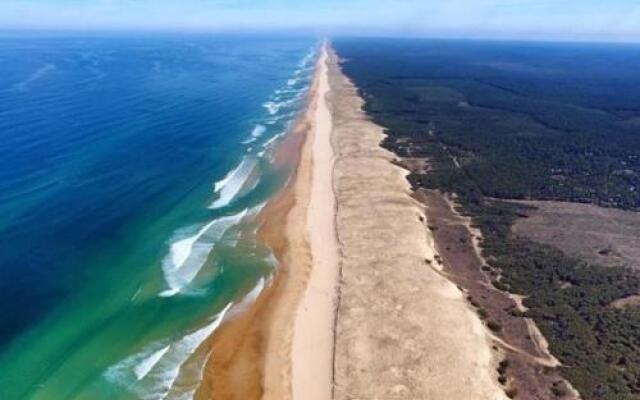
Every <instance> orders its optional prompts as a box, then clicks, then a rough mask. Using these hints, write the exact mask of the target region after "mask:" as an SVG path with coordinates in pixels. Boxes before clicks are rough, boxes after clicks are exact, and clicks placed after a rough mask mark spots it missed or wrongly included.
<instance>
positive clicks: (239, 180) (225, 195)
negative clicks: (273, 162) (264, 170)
mask: <svg viewBox="0 0 640 400" xmlns="http://www.w3.org/2000/svg"><path fill="white" fill-rule="evenodd" d="M256 164H257V160H256V159H255V158H254V157H245V158H243V159H242V161H241V162H240V165H238V166H237V167H236V168H235V169H234V170H233V171H231V172H230V173H229V174H227V176H225V177H224V179H222V180H220V181H218V182H216V184H215V186H214V191H215V192H216V193H217V194H218V198H217V199H216V200H215V201H214V202H213V203H211V205H209V208H210V209H216V208H220V207H225V206H227V205H228V204H229V203H231V201H233V199H234V198H235V197H236V196H237V195H238V193H240V191H241V190H242V188H243V186H244V185H245V184H246V182H247V179H249V176H251V172H253V169H254V168H255V166H256Z"/></svg>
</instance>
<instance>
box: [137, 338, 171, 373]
mask: <svg viewBox="0 0 640 400" xmlns="http://www.w3.org/2000/svg"><path fill="white" fill-rule="evenodd" d="M169 347H170V346H169V345H167V346H164V347H163V348H161V349H160V350H158V351H156V352H154V353H151V355H150V356H148V357H146V358H144V359H143V360H142V361H140V363H139V364H138V365H136V366H135V367H133V373H134V374H135V376H136V379H137V380H140V379H142V378H144V377H145V376H147V374H148V373H149V371H151V369H152V368H153V367H154V366H155V365H156V364H157V363H158V361H160V359H161V358H162V357H163V356H164V355H165V354H166V353H167V351H169Z"/></svg>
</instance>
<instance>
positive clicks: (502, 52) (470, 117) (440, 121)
mask: <svg viewBox="0 0 640 400" xmlns="http://www.w3.org/2000/svg"><path fill="white" fill-rule="evenodd" d="M336 45H337V47H338V50H341V51H343V52H345V53H348V55H347V58H348V62H346V63H345V64H344V68H345V71H346V72H347V74H350V75H357V76H358V84H359V87H360V89H361V90H362V93H363V94H364V95H365V97H366V99H367V104H366V108H367V111H368V112H369V113H370V115H372V116H373V117H374V119H375V120H376V121H377V122H379V123H381V124H382V125H383V126H385V127H388V128H389V129H391V130H392V131H394V132H401V133H402V135H403V136H405V137H409V138H411V139H412V140H415V141H416V142H420V141H422V140H423V138H424V137H425V135H428V134H429V132H431V133H432V134H433V135H435V136H436V137H437V139H438V141H439V142H441V143H443V144H445V145H447V146H448V147H449V148H450V151H451V153H452V155H454V156H455V157H456V159H457V161H458V162H459V163H460V164H461V165H463V166H464V169H465V171H466V172H467V173H468V174H469V175H470V176H471V177H472V178H473V179H474V181H475V182H476V183H477V184H478V186H479V187H480V189H481V190H482V192H483V193H484V194H485V195H487V196H492V197H508V198H518V199H525V198H536V199H556V200H567V201H575V202H591V203H595V204H599V205H604V206H613V207H620V208H624V209H639V208H640V135H639V134H638V133H639V132H640V74H637V71H638V70H639V68H640V47H637V46H611V45H610V46H605V45H542V44H539V45H535V44H526V45H525V44H505V43H469V42H452V41H408V40H396V41H385V40H380V41H378V42H376V44H375V45H371V44H369V45H366V44H365V42H363V41H361V40H343V41H337V43H336ZM416 151H419V150H417V149H416Z"/></svg>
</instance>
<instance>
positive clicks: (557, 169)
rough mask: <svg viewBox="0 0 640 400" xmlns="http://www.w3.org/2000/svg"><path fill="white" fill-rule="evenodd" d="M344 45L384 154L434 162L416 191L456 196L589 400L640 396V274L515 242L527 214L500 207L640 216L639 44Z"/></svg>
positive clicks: (504, 284)
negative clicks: (536, 202) (559, 207)
mask: <svg viewBox="0 0 640 400" xmlns="http://www.w3.org/2000/svg"><path fill="white" fill-rule="evenodd" d="M527 46H529V47H527ZM335 47H336V49H337V51H338V54H339V55H340V56H342V57H344V58H345V59H346V61H345V62H344V64H343V66H344V70H345V72H346V73H347V75H349V76H350V77H351V79H353V80H354V81H355V83H356V84H357V85H358V87H359V88H360V90H361V94H362V95H363V97H364V98H365V100H366V106H365V107H366V110H367V112H368V113H369V115H370V116H371V117H372V118H373V119H374V120H375V121H376V122H377V123H379V124H381V125H382V126H384V127H385V128H387V131H388V134H389V136H388V137H387V139H386V141H385V146H386V147H388V148H390V149H392V150H394V151H395V152H396V153H397V154H398V155H399V156H402V157H426V158H428V160H429V171H428V172H427V173H425V174H417V173H412V174H411V175H410V176H409V180H410V181H411V183H412V185H413V186H414V187H416V188H420V187H424V188H432V189H440V190H443V191H445V192H451V193H456V195H457V196H458V200H459V203H460V205H461V211H462V212H463V213H465V214H467V215H469V216H471V217H472V219H473V223H474V224H476V225H477V226H478V227H479V228H480V229H481V231H482V233H483V237H484V241H483V253H484V256H485V257H486V258H487V260H488V262H489V264H490V267H491V272H490V273H491V274H492V276H493V281H494V285H495V286H496V287H497V288H499V289H502V290H508V291H510V292H513V293H518V294H522V295H526V296H529V297H528V298H527V299H526V300H525V305H526V306H527V307H528V308H529V310H528V311H527V312H526V314H525V315H522V316H527V317H531V318H533V319H534V320H535V321H536V323H537V324H538V326H539V327H540V329H541V330H542V332H543V333H544V335H545V337H546V338H547V339H548V341H549V343H550V349H551V351H552V353H553V354H554V355H555V356H556V357H558V358H559V359H560V361H561V362H562V364H563V366H562V367H561V373H562V374H563V375H564V376H565V377H566V378H568V379H569V380H570V382H571V383H572V384H573V385H574V386H575V387H576V388H577V389H578V390H579V391H580V392H581V394H582V396H583V398H585V399H586V400H595V399H598V400H600V399H602V400H614V399H615V400H631V399H640V330H639V328H638V327H640V309H638V308H637V307H627V308H624V309H620V308H615V307H612V306H611V302H613V301H614V300H617V299H620V298H624V297H626V296H630V295H634V294H638V293H640V277H638V275H637V274H635V273H632V272H630V271H628V270H626V269H624V268H605V267H601V266H597V265H587V264H586V263H584V262H582V261H581V260H579V259H575V258H572V257H569V256H567V255H565V254H563V253H562V252H561V251H560V250H558V249H555V248H553V247H550V246H547V245H542V244H538V243H533V242H531V241H528V240H525V239H522V238H518V237H515V236H513V235H511V225H512V223H513V222H514V221H515V220H516V219H517V218H519V217H520V216H522V215H524V214H525V213H526V209H525V206H522V205H517V204H515V203H509V202H505V201H500V200H498V199H495V198H533V199H559V200H569V201H580V202H594V203H598V204H601V205H607V206H615V207H620V208H627V209H637V208H640V194H638V193H637V191H636V190H635V188H639V190H640V186H639V184H640V181H638V173H639V172H640V160H639V159H638V154H640V141H639V140H638V137H637V136H638V135H637V134H636V132H638V131H640V123H639V122H638V121H640V110H638V109H634V107H635V106H636V105H640V75H638V74H637V73H636V72H635V71H637V70H638V69H636V70H635V71H634V68H637V67H638V66H639V65H638V64H639V63H640V57H637V58H633V57H632V55H634V54H635V55H636V56H637V55H640V49H639V48H635V47H632V48H629V49H627V48H624V49H623V48H617V47H614V48H610V47H606V46H599V45H594V46H592V47H589V46H587V45H574V46H569V45H524V47H522V46H520V45H515V44H504V43H502V44H501V43H485V44H482V43H468V42H446V41H424V40H414V41H402V40H398V41H394V40H377V41H375V42H368V41H365V40H338V41H336V42H335ZM609 64H610V66H609ZM636 75H638V76H636ZM634 83H635V84H636V86H633V84H634ZM634 118H638V119H637V120H634Z"/></svg>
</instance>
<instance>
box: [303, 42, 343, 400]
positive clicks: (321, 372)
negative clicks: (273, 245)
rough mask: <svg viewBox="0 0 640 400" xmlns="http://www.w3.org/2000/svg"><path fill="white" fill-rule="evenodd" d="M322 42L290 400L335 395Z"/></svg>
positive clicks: (332, 206)
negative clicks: (305, 266)
mask: <svg viewBox="0 0 640 400" xmlns="http://www.w3.org/2000/svg"><path fill="white" fill-rule="evenodd" d="M327 62H328V54H327V46H326V44H325V45H324V46H323V48H322V54H321V56H320V59H319V61H318V66H317V68H318V71H317V77H318V81H317V84H318V86H317V93H316V96H317V97H316V101H315V104H314V105H315V113H314V119H313V129H312V131H311V132H310V135H309V136H308V138H307V140H308V141H309V145H310V149H309V151H310V152H311V155H312V159H311V162H312V174H311V190H310V193H309V203H308V207H307V224H306V225H307V231H308V235H309V242H310V243H309V244H310V250H311V257H312V262H313V266H312V268H311V273H310V275H309V279H308V282H307V287H306V289H305V291H304V293H303V296H302V298H301V299H300V303H299V305H298V308H297V310H296V318H295V325H294V328H293V332H294V336H293V343H292V357H291V362H292V377H291V379H292V393H293V398H294V399H301V400H302V399H304V400H329V399H332V398H333V361H334V360H333V351H334V340H335V337H334V334H335V315H336V311H337V310H336V299H337V289H338V274H339V254H338V248H339V246H338V241H337V237H336V235H337V232H336V225H335V218H336V201H335V195H334V188H333V169H334V150H333V145H332V143H331V136H332V130H333V122H332V116H331V112H330V109H329V105H328V102H327V95H328V94H329V92H330V87H329V76H328V66H327Z"/></svg>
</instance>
